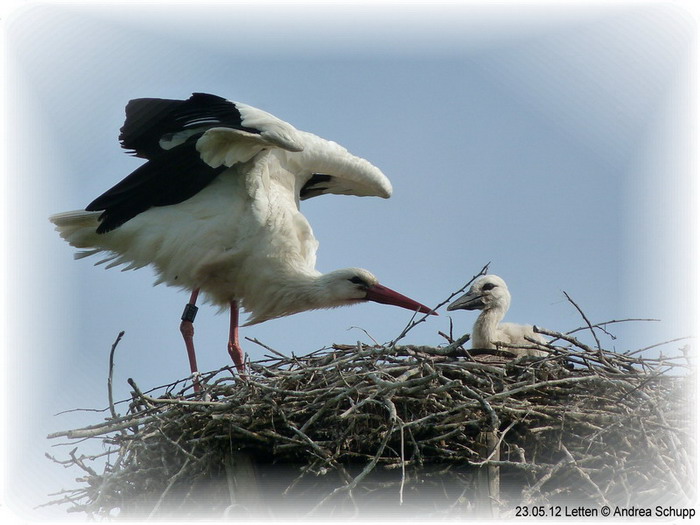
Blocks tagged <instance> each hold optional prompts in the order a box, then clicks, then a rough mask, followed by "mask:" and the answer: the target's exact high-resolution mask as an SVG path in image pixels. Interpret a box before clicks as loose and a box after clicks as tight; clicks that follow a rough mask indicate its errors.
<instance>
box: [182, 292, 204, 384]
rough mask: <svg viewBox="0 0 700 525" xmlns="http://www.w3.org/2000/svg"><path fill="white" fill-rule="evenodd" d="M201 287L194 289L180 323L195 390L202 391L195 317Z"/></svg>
mask: <svg viewBox="0 0 700 525" xmlns="http://www.w3.org/2000/svg"><path fill="white" fill-rule="evenodd" d="M198 295H199V288H195V289H194V290H192V295H190V302H189V303H187V304H186V305H185V311H184V312H182V322H181V323H180V333H181V334H182V338H183V339H184V340H185V348H186V349H187V357H188V358H189V360H190V370H191V372H192V377H193V378H194V379H193V381H194V391H195V392H201V390H202V387H201V385H200V384H199V378H198V376H199V369H198V368H197V355H196V354H195V352H194V318H195V316H196V315H197V310H198V308H197V306H196V303H197V296H198Z"/></svg>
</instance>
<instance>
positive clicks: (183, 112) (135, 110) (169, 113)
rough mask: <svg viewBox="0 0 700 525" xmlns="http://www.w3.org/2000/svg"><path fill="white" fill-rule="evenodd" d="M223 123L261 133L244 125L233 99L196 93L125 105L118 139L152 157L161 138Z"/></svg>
mask: <svg viewBox="0 0 700 525" xmlns="http://www.w3.org/2000/svg"><path fill="white" fill-rule="evenodd" d="M220 126H224V127H230V128H234V129H240V130H243V131H247V132H249V133H257V134H259V133H260V130H258V129H255V128H250V127H246V126H244V125H243V119H242V117H241V113H240V111H239V110H238V108H237V107H236V105H235V104H234V103H233V102H230V101H229V100H226V99H225V98H222V97H218V96H216V95H209V94H207V93H194V94H193V95H192V96H191V97H190V98H189V99H187V100H169V99H162V98H137V99H134V100H131V101H130V102H129V103H128V104H127V106H126V120H125V121H124V125H123V126H122V128H121V130H120V131H121V133H120V135H119V141H120V142H121V144H122V147H123V148H125V149H128V150H133V152H134V153H135V154H136V156H138V157H144V158H147V159H150V158H152V157H153V156H155V155H158V154H159V153H160V152H161V151H163V150H162V148H161V147H160V144H159V142H160V140H161V139H162V138H166V137H168V136H170V135H172V134H174V133H178V132H181V131H186V130H188V129H193V128H204V129H208V128H213V127H220Z"/></svg>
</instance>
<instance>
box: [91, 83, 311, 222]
mask: <svg viewBox="0 0 700 525" xmlns="http://www.w3.org/2000/svg"><path fill="white" fill-rule="evenodd" d="M119 140H120V142H121V144H122V147H124V148H125V149H128V150H131V151H132V152H133V153H134V154H135V155H136V156H138V157H142V158H145V159H147V160H148V162H146V164H144V165H142V166H140V167H139V168H138V169H136V170H135V171H134V172H132V173H131V174H130V175H129V176H127V177H126V178H125V179H124V180H122V181H121V182H119V183H118V184H116V185H115V186H114V187H112V188H110V189H109V190H107V191H106V192H105V193H104V194H102V195H100V196H99V197H98V198H97V199H95V200H94V201H92V202H91V203H90V204H89V205H88V206H87V208H86V210H87V211H102V212H103V213H102V214H101V215H100V225H99V227H98V229H97V232H98V233H105V232H108V231H110V230H113V229H115V228H118V227H119V226H121V225H122V224H124V223H125V222H126V221H128V220H129V219H131V218H133V217H135V216H136V215H138V214H139V213H141V212H144V211H146V210H147V209H149V208H151V207H153V206H166V205H171V204H177V203H179V202H182V201H184V200H187V199H189V198H190V197H192V196H193V195H195V194H196V193H198V192H199V191H201V190H202V189H203V188H204V187H206V186H207V185H208V184H209V183H210V182H211V181H212V180H213V179H214V178H216V177H217V176H218V175H219V174H220V173H221V172H223V171H224V170H226V169H228V168H230V167H232V166H234V165H235V164H238V163H241V162H247V161H248V160H250V159H251V158H253V157H254V156H255V155H256V154H257V153H259V152H260V151H262V150H263V149H266V148H271V147H279V148H282V149H285V150H288V151H301V150H302V149H303V143H302V140H301V138H300V135H299V132H298V131H297V130H296V129H295V128H294V127H293V126H291V125H290V124H288V123H286V122H284V121H282V120H280V119H278V118H276V117H274V116H273V115H270V114H269V113H266V112H264V111H262V110H259V109H256V108H253V107H251V106H248V105H245V104H240V103H235V102H231V101H229V100H226V99H224V98H221V97H218V96H215V95H208V94H205V93H195V94H193V95H192V96H191V97H190V98H189V99H187V100H167V99H157V98H141V99H135V100H132V101H130V102H129V103H128V104H127V106H126V120H125V122H124V125H123V126H122V128H121V134H120V136H119Z"/></svg>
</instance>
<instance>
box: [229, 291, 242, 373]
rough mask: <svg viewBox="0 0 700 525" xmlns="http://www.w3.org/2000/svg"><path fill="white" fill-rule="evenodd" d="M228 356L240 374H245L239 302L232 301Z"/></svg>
mask: <svg viewBox="0 0 700 525" xmlns="http://www.w3.org/2000/svg"><path fill="white" fill-rule="evenodd" d="M228 354H229V355H230V356H231V359H233V363H234V364H235V365H236V369H237V370H238V373H239V374H243V373H245V363H244V355H245V354H244V353H243V349H242V348H241V345H240V343H239V342H238V301H231V327H230V328H229V333H228Z"/></svg>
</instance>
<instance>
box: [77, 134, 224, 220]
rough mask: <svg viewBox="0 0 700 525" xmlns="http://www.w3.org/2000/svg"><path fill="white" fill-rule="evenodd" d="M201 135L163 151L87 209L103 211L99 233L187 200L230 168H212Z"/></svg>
mask: <svg viewBox="0 0 700 525" xmlns="http://www.w3.org/2000/svg"><path fill="white" fill-rule="evenodd" d="M199 136H201V135H199ZM199 136H194V137H192V138H191V139H190V140H188V141H187V142H185V143H184V144H181V145H180V146H177V147H175V148H173V149H171V150H168V151H162V150H161V152H160V153H159V154H158V155H155V156H153V158H151V159H150V160H149V161H148V162H147V163H146V164H144V165H142V166H140V167H139V168H137V169H136V170H135V171H133V172H132V173H131V174H130V175H128V176H127V177H126V178H125V179H123V180H122V181H121V182H119V183H118V184H116V185H115V186H114V187H112V188H111V189H109V190H107V191H106V192H105V193H103V194H102V195H100V196H99V197H97V198H96V199H95V200H94V201H92V202H91V203H90V204H89V205H88V206H87V208H85V209H86V210H87V211H102V210H103V213H102V214H101V215H100V225H99V226H98V228H97V233H106V232H108V231H111V230H114V229H115V228H118V227H119V226H121V225H122V224H124V223H125V222H126V221H128V220H129V219H132V218H133V217H135V216H136V215H138V214H139V213H141V212H144V211H146V210H147V209H149V208H151V207H153V206H168V205H170V204H177V203H179V202H182V201H185V200H187V199H189V198H190V197H192V196H193V195H195V194H197V193H198V192H199V191H200V190H202V189H203V188H204V187H205V186H207V185H208V184H209V183H210V182H211V181H212V180H214V179H215V178H216V177H217V176H218V175H219V174H220V173H221V172H222V171H224V170H226V169H228V168H227V167H226V166H220V167H218V168H212V167H211V166H209V165H208V164H206V163H205V162H204V161H202V159H201V158H200V155H199V152H198V151H197V149H196V147H195V144H196V141H197V139H198V138H199Z"/></svg>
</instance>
